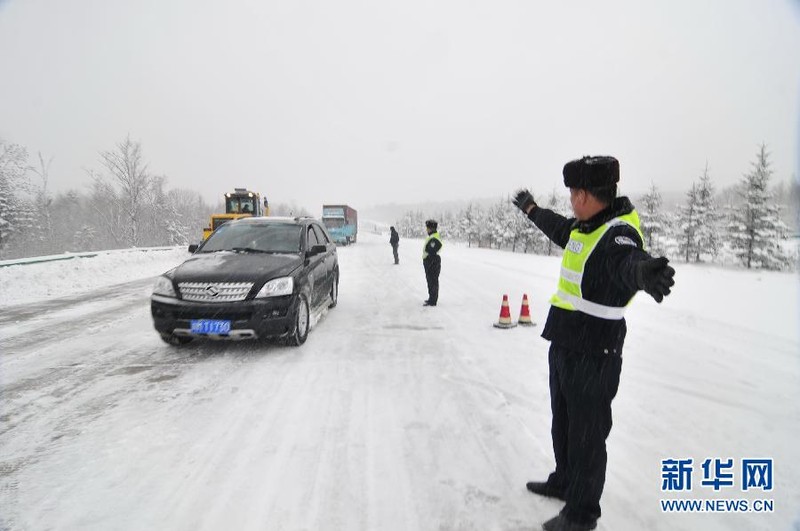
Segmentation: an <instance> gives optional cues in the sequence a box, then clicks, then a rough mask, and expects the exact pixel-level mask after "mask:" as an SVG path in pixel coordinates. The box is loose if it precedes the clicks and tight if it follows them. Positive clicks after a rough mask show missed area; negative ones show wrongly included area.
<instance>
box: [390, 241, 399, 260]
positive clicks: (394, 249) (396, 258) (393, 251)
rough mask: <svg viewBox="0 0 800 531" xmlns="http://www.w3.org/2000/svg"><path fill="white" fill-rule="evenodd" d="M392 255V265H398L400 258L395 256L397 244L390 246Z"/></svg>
mask: <svg viewBox="0 0 800 531" xmlns="http://www.w3.org/2000/svg"><path fill="white" fill-rule="evenodd" d="M392 253H393V254H394V263H395V264H399V263H400V256H399V255H398V254H397V244H396V243H395V244H393V245H392Z"/></svg>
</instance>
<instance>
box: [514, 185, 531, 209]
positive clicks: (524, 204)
mask: <svg viewBox="0 0 800 531" xmlns="http://www.w3.org/2000/svg"><path fill="white" fill-rule="evenodd" d="M513 203H514V205H516V207H517V208H518V209H520V210H522V211H523V212H524V213H525V214H527V213H528V211H529V210H530V209H531V207H535V206H536V201H534V200H533V196H532V195H531V193H530V192H529V191H528V190H527V189H524V188H523V189H522V190H517V192H516V194H515V195H514V200H513Z"/></svg>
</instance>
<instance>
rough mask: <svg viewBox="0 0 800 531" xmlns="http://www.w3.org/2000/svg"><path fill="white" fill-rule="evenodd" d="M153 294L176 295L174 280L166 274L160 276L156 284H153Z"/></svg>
mask: <svg viewBox="0 0 800 531" xmlns="http://www.w3.org/2000/svg"><path fill="white" fill-rule="evenodd" d="M153 295H164V296H166V297H175V289H174V288H173V287H172V280H170V279H169V278H167V277H165V276H160V277H158V278H157V279H156V285H155V286H153Z"/></svg>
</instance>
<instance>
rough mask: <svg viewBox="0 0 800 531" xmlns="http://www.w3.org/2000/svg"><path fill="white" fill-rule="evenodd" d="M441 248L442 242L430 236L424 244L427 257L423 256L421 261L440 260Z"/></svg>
mask: <svg viewBox="0 0 800 531" xmlns="http://www.w3.org/2000/svg"><path fill="white" fill-rule="evenodd" d="M441 248H442V242H440V241H439V240H437V239H436V238H431V240H430V241H429V242H428V243H426V244H425V252H426V253H428V256H427V258H423V260H422V261H423V262H425V261H431V262H433V261H436V260H441V258H439V250H440V249H441Z"/></svg>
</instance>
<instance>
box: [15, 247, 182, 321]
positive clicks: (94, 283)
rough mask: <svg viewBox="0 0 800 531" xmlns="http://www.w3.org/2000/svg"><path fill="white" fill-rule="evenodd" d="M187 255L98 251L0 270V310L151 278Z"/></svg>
mask: <svg viewBox="0 0 800 531" xmlns="http://www.w3.org/2000/svg"><path fill="white" fill-rule="evenodd" d="M187 257H189V253H188V252H187V251H186V248H185V247H180V248H174V249H169V250H163V249H159V250H155V249H124V250H117V251H99V252H98V253H97V254H96V256H91V257H76V258H72V259H70V260H59V261H56V262H45V263H38V264H36V263H34V264H30V263H25V264H19V265H12V266H8V267H2V268H0V307H3V306H12V305H16V304H27V303H31V302H37V301H41V300H44V299H51V298H56V297H64V296H67V295H75V294H77V293H82V292H85V291H91V290H93V289H97V288H101V287H104V286H111V285H114V284H120V283H123V282H129V281H131V280H139V279H143V278H147V277H153V276H156V275H158V274H160V273H163V272H164V271H166V270H168V269H171V268H173V267H175V266H176V265H178V264H180V263H181V262H183V261H184V260H186V258H187Z"/></svg>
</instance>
